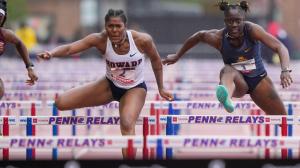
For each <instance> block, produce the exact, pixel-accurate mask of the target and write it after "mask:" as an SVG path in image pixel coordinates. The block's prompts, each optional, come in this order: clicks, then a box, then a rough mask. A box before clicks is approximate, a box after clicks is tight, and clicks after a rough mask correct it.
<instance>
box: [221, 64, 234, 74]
mask: <svg viewBox="0 0 300 168" xmlns="http://www.w3.org/2000/svg"><path fill="white" fill-rule="evenodd" d="M234 72H235V69H234V68H232V66H230V65H225V66H224V67H223V68H222V69H221V72H220V73H221V74H225V73H234Z"/></svg>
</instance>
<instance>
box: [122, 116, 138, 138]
mask: <svg viewBox="0 0 300 168" xmlns="http://www.w3.org/2000/svg"><path fill="white" fill-rule="evenodd" d="M120 125H121V132H122V134H123V135H132V134H134V130H135V121H133V120H132V119H131V118H130V117H124V118H122V119H121V121H120Z"/></svg>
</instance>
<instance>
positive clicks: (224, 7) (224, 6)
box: [217, 0, 250, 15]
mask: <svg viewBox="0 0 300 168" xmlns="http://www.w3.org/2000/svg"><path fill="white" fill-rule="evenodd" d="M217 6H219V9H220V10H221V11H224V14H225V15H226V14H227V13H228V11H229V10H230V9H240V10H241V11H244V13H247V12H249V11H250V8H249V4H248V2H247V1H241V2H239V3H236V4H229V3H228V2H226V1H224V0H222V1H221V2H218V4H217Z"/></svg>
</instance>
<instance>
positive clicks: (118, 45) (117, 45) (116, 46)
mask: <svg viewBox="0 0 300 168" xmlns="http://www.w3.org/2000/svg"><path fill="white" fill-rule="evenodd" d="M126 38H127V34H126V35H125V37H124V38H123V39H122V41H121V42H120V43H115V44H113V45H114V47H115V48H119V47H120V46H121V45H122V44H123V43H124V42H125V41H126Z"/></svg>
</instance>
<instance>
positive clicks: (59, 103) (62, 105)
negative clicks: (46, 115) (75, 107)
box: [55, 96, 67, 111]
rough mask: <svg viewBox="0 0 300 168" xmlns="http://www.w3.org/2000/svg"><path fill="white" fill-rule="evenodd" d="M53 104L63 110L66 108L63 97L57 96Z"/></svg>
mask: <svg viewBox="0 0 300 168" xmlns="http://www.w3.org/2000/svg"><path fill="white" fill-rule="evenodd" d="M55 105H56V107H57V109H58V110H61V111H64V110H67V107H66V105H65V103H64V101H63V98H62V97H61V96H57V97H56V98H55Z"/></svg>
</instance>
